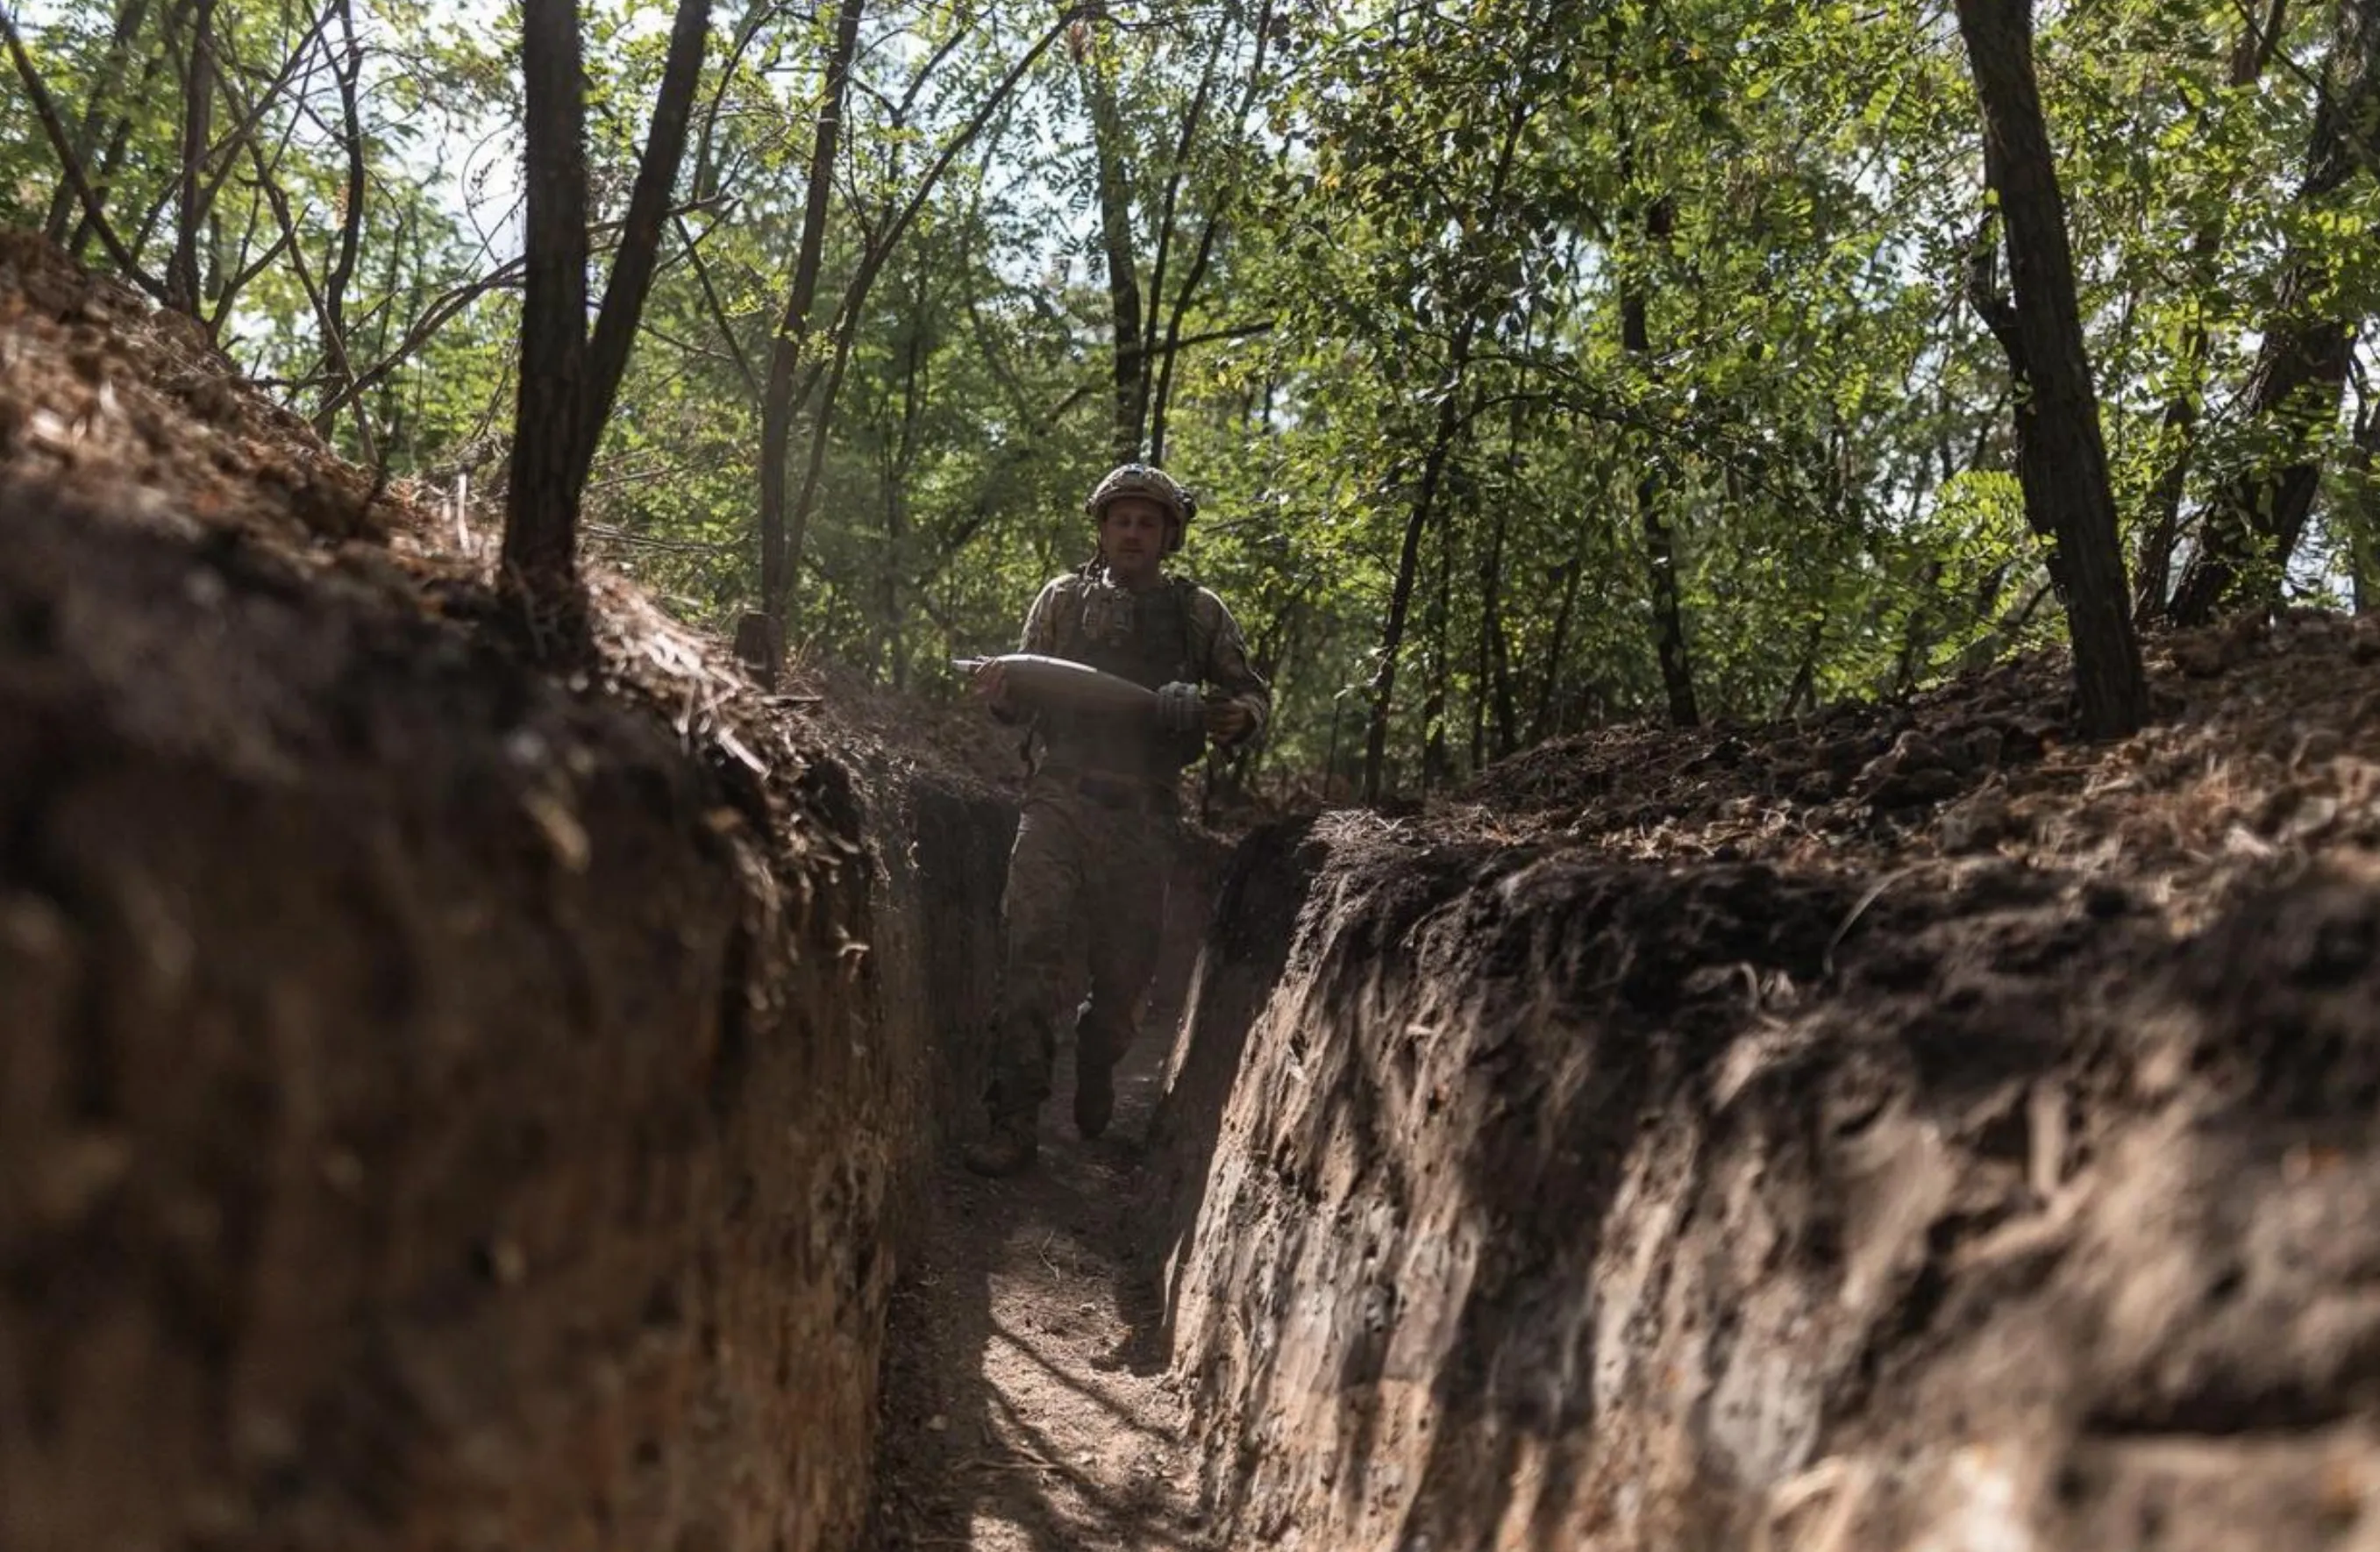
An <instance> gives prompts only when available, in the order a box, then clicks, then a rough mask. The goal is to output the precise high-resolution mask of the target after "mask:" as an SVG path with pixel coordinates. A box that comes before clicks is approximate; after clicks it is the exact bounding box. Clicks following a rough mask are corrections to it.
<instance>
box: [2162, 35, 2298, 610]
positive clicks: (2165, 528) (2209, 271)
mask: <svg viewBox="0 0 2380 1552" xmlns="http://www.w3.org/2000/svg"><path fill="white" fill-rule="evenodd" d="M2288 8H2289V0H2272V11H2271V14H2270V15H2269V16H2267V17H2266V18H2265V20H2264V21H2263V22H2262V23H2261V24H2260V23H2259V22H2258V21H2257V20H2256V18H2254V17H2253V15H2252V16H2250V17H2249V18H2248V20H2247V24H2246V26H2245V27H2243V28H2242V29H2241V30H2240V41H2239V42H2238V43H2237V44H2236V45H2234V46H2233V48H2232V50H2231V63H2230V67H2229V69H2228V70H2227V71H2226V72H2225V77H2224V81H2225V84H2226V85H2228V86H2229V87H2230V88H2231V89H2232V90H2234V91H2239V90H2240V89H2243V88H2246V87H2251V86H2253V85H2255V84H2256V82H2257V80H2258V79H2260V78H2261V77H2262V76H2263V75H2264V72H2265V63H2266V62H2267V61H2268V60H2270V59H2271V58H2272V56H2273V50H2274V49H2275V48H2276V47H2277V45H2278V43H2279V41H2280V35H2281V26H2282V23H2283V21H2284V20H2285V19H2286V16H2287V12H2288ZM2237 191H2238V185H2237V180H2236V179H2228V178H2227V179H2226V180H2225V183H2224V186H2223V192H2224V195H2225V198H2224V200H2223V201H2222V203H2221V204H2220V205H2219V206H2217V207H2216V213H2215V214H2213V215H2210V216H2209V217H2208V218H2207V219H2206V220H2205V221H2204V222H2202V223H2201V224H2199V227H2198V230H2197V231H2196V232H2194V233H2192V236H2191V241H2190V254H2189V257H2188V259H2187V260H2186V261H2185V263H2184V270H2185V273H2188V274H2189V276H2190V277H2191V282H2192V285H2193V287H2194V288H2195V289H2196V290H2197V291H2198V292H2200V293H2204V292H2205V291H2207V290H2209V289H2211V287H2212V285H2213V284H2214V273H2213V272H2214V265H2215V260H2216V256H2217V255H2218V254H2219V253H2220V252H2221V251H2222V248H2223V238H2224V236H2225V234H2226V232H2227V230H2228V225H2229V223H2228V220H2227V219H2226V218H2227V216H2228V212H2229V209H2230V201H2231V199H2232V197H2234V196H2235V195H2236V194H2237ZM2212 343H2213V341H2212V338H2211V336H2210V334H2209V332H2208V330H2207V327H2206V316H2205V312H2204V307H2203V305H2201V306H2199V307H2198V308H2196V309H2194V310H2193V312H2192V317H2191V320H2190V325H2189V328H2188V329H2187V330H2186V331H2185V333H2184V334H2183V336H2182V346H2181V382H2180V387H2179V388H2178V389H2177V390H2176V392H2175V394H2174V395H2173V397H2172V398H2171V399H2169V400H2168V401H2167V402H2166V406H2165V415H2164V418H2163V424H2162V426H2161V428H2160V431H2161V434H2160V437H2159V440H2160V441H2161V442H2162V443H2164V444H2165V447H2166V464H2165V467H2164V468H2162V469H2160V470H2159V471H2158V473H2157V479H2156V484H2155V487H2153V488H2152V489H2151V491H2150V492H2149V500H2148V519H2149V521H2148V530H2147V532H2146V533H2145V534H2143V536H2142V540H2141V547H2140V575H2139V576H2137V577H2136V578H2134V581H2133V588H2132V622H2133V624H2134V626H2135V627H2136V628H2146V626H2147V625H2148V624H2150V623H2151V622H2152V621H2154V620H2156V619H2158V618H2159V617H2160V616H2162V615H2163V614H2164V612H2165V607H2166V594H2167V592H2168V589H2169V588H2170V587H2171V584H2172V577H2173V552H2174V547H2175V546H2176V545H2177V544H2179V543H2180V540H2181V498H2182V495H2183V493H2184V491H2187V489H2188V488H2189V484H2190V469H2191V465H2192V462H2193V461H2194V460H2195V459H2196V457H2197V455H2198V420H2199V416H2200V413H2201V405H2202V403H2203V401H2204V398H2205V394H2206V355H2207V350H2208V348H2209V346H2211V345H2212Z"/></svg>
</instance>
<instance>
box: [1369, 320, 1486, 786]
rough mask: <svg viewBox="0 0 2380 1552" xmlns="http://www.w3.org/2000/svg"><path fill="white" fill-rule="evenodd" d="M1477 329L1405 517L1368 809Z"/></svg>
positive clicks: (1443, 398)
mask: <svg viewBox="0 0 2380 1552" xmlns="http://www.w3.org/2000/svg"><path fill="white" fill-rule="evenodd" d="M1473 323H1474V320H1473V318H1472V317H1471V315H1469V314H1465V315H1464V317H1463V321H1462V322H1461V323H1460V324H1458V325H1457V326H1456V330H1455V335H1454V347H1453V349H1452V350H1451V352H1449V360H1448V366H1449V374H1448V375H1449V377H1450V378H1451V382H1449V383H1448V384H1447V386H1446V387H1445V389H1444V390H1443V391H1442V392H1441V393H1440V394H1439V400H1438V424H1437V426H1436V427H1435V428H1434V429H1433V430H1432V431H1431V434H1430V439H1429V451H1428V453H1427V455H1425V456H1424V457H1423V459H1422V467H1421V479H1420V482H1419V483H1418V484H1417V485H1416V486H1415V488H1414V499H1413V506H1412V508H1411V509H1410V510H1409V511H1408V512H1407V513H1406V514H1405V532H1404V540H1403V543H1402V544H1401V545H1399V546H1398V549H1397V576H1396V581H1395V582H1394V584H1392V585H1391V587H1390V590H1389V617H1388V621H1387V623H1386V624H1383V625H1382V626H1381V628H1380V650H1379V665H1378V667H1377V668H1375V669H1374V670H1373V671H1372V714H1371V719H1370V721H1369V724H1368V725H1367V726H1366V728H1365V730H1364V801H1365V802H1366V803H1377V802H1378V801H1379V796H1380V781H1381V777H1382V775H1383V773H1384V772H1385V770H1386V768H1387V764H1388V753H1389V709H1390V706H1392V705H1393V704H1394V703H1395V700H1396V693H1397V655H1398V653H1399V652H1401V651H1402V650H1403V648H1404V640H1405V619H1406V616H1407V615H1408V614H1409V613H1410V612H1412V609H1413V591H1414V581H1415V576H1417V574H1418V573H1419V572H1420V569H1421V540H1422V536H1423V535H1424V534H1426V533H1427V532H1428V531H1429V522H1430V518H1431V516H1432V515H1434V514H1435V512H1436V510H1437V506H1438V490H1439V481H1440V480H1441V479H1444V478H1445V475H1446V461H1447V459H1448V457H1449V456H1450V455H1452V453H1453V451H1454V439H1455V437H1456V436H1458V435H1459V434H1461V431H1462V429H1463V415H1462V409H1461V407H1460V406H1461V403H1462V394H1460V393H1458V392H1457V391H1456V389H1457V385H1458V384H1460V383H1461V382H1462V381H1463V371H1464V370H1465V369H1466V368H1467V367H1468V366H1469V365H1470V358H1471V332H1472V327H1473Z"/></svg>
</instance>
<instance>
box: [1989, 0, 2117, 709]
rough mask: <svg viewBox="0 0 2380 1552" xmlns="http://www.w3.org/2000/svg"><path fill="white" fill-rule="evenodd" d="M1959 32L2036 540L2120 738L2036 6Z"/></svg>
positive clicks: (2107, 512)
mask: <svg viewBox="0 0 2380 1552" xmlns="http://www.w3.org/2000/svg"><path fill="white" fill-rule="evenodd" d="M1958 10H1959V30H1960V31H1961V34H1962V35H1963V36H1964V37H1965V39H1966V44H1967V56H1968V59H1969V62H1970V64H1971V65H1972V66H1973V70H1974V77H1975V90H1976V94H1977V96H1978V97H1979V98H1980V99H1981V100H1982V103H1983V113H1984V174H1985V180H1986V181H1987V182H1988V183H1989V184H1990V186H1991V188H1992V190H1993V191H1994V193H1996V194H1997V195H1998V199H1999V206H2000V210H2001V212H2002V216H2003V219H2004V220H2005V221H2006V223H2007V237H2008V250H2009V261H2010V283H2011V286H2012V289H2013V290H2014V292H2015V307H2016V320H2015V321H2016V327H2017V331H2018V336H2019V337H2020V338H2021V339H2022V343H2023V348H2024V354H2025V358H2026V362H2025V364H2026V366H2027V367H2028V369H2029V371H2030V377H2031V387H2032V393H2031V394H2030V396H2029V398H2028V399H2027V400H2025V401H2023V402H2021V403H2020V404H2019V406H2018V409H2017V416H2018V418H2019V420H2020V421H2025V420H2028V419H2029V421H2030V424H2029V425H2028V426H2027V427H2026V430H2025V437H2026V441H2027V442H2028V443H2030V444H2031V445H2033V446H2034V448H2035V449H2036V450H2037V453H2038V457H2039V465H2040V468H2041V472H2042V474H2043V475H2044V478H2043V479H2038V480H2035V481H2031V482H2028V483H2027V484H2026V488H2025V505H2026V508H2027V511H2028V514H2029V515H2031V516H2033V518H2034V524H2035V527H2046V528H2047V529H2048V530H2049V531H2050V532H2052V533H2054V534H2055V535H2056V536H2057V545H2058V562H2059V567H2060V570H2061V572H2062V575H2063V576H2064V579H2065V584H2066V592H2067V598H2066V612H2067V630H2068V633H2069V635H2070V637H2071V639H2072V641H2073V646H2074V674H2075V685H2076V688H2077V690H2078V692H2079V696H2080V700H2081V706H2082V723H2083V731H2084V733H2085V734H2086V735H2089V736H2093V737H2100V738H2113V737H2120V736H2122V735H2123V734H2129V733H2131V732H2132V731H2134V730H2135V729H2137V728H2139V727H2140V726H2141V724H2142V723H2143V721H2147V718H2148V682H2147V680H2146V679H2145V678H2144V677H2143V673H2142V672H2141V653H2140V642H2139V639H2138V637H2135V636H2134V635H2133V632H2132V617H2131V608H2130V604H2131V595H2130V590H2129V589H2128V588H2127V587H2126V586H2125V581H2124V557H2123V552H2122V550H2121V549H2120V548H2119V543H2118V540H2117V537H2116V503H2115V497H2114V494H2113V492H2112V491H2111V490H2110V489H2109V486H2108V481H2107V447H2106V444H2105V443H2102V442H2101V440H2100V434H2099V406H2098V398H2097V395H2096V394H2095V391H2094V390H2093V388H2092V385H2091V363H2090V359H2089V358H2088V356H2087V355H2086V354H2085V352H2084V349H2083V320H2082V315H2081V312H2080V309H2079V308H2078V306H2077V304H2076V301H2075V295H2074V260H2073V254H2072V251H2071V249H2070V247H2069V242H2068V237H2067V233H2066V206H2065V200H2064V198H2063V196H2062V195H2061V194H2060V192H2059V190H2058V167H2057V163H2056V161H2055V159H2054V157H2053V155H2052V153H2051V151H2050V146H2049V130H2048V126H2047V125H2046V123H2045V121H2044V120H2043V117H2042V112H2041V97H2040V92H2039V90H2038V88H2037V85H2036V83H2035V80H2034V67H2033V18H2032V8H2031V6H2030V4H2029V0H1958Z"/></svg>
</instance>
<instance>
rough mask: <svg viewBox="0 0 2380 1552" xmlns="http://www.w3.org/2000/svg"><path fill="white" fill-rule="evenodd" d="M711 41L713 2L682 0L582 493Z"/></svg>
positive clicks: (648, 135)
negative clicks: (706, 51) (705, 52)
mask: <svg viewBox="0 0 2380 1552" xmlns="http://www.w3.org/2000/svg"><path fill="white" fill-rule="evenodd" d="M855 4H856V0H855ZM709 42H710V0H678V4H677V12H676V15H675V16H674V18H673V19H672V21H671V24H670V46H669V54H668V55H667V56H666V57H665V58H664V59H663V60H662V84H661V91H660V93H659V95H657V96H656V97H655V98H654V99H653V116H652V122H651V123H650V125H649V126H648V127H647V128H646V130H645V150H644V154H643V155H642V156H641V157H639V158H638V159H637V181H636V183H635V184H634V185H633V186H632V187H631V188H630V189H629V191H628V212H627V215H626V217H625V220H623V222H622V223H621V228H620V242H619V246H618V248H616V249H613V255H612V276H611V279H610V281H609V282H607V283H606V284H605V285H604V287H603V306H602V309H601V311H599V312H598V313H597V314H596V316H595V328H594V333H593V334H592V335H591V336H590V337H589V341H588V346H587V382H586V386H585V389H584V390H583V391H582V393H581V394H580V397H579V406H578V422H579V423H578V440H577V446H576V448H575V449H574V450H573V452H572V455H571V474H572V483H573V486H574V487H575V488H577V489H581V490H583V489H585V487H586V484H587V476H588V473H589V470H590V469H592V468H593V467H594V464H595V449H596V447H597V445H598V444H600V443H601V442H602V440H603V425H604V422H605V421H607V420H609V419H610V418H611V416H612V405H613V401H614V400H615V399H616V397H617V396H618V394H619V391H620V380H621V378H622V377H624V376H625V375H626V373H627V369H628V350H629V347H630V346H632V345H634V344H635V343H636V338H637V320H638V319H639V318H641V317H643V316H644V310H645V297H647V295H648V294H650V292H651V290H652V284H653V271H654V270H655V269H656V268H657V267H659V265H660V262H661V249H662V226H663V224H664V223H666V222H667V221H668V220H669V207H670V195H671V193H672V192H673V191H674V189H675V188H676V187H677V173H678V168H679V166H680V165H681V164H683V163H684V162H685V160H686V131H687V126H688V125H689V124H690V123H691V121H692V119H693V115H694V91H695V87H696V86H697V84H698V83H699V82H700V80H701V79H702V55H703V51H704V48H705V46H706V45H707V44H708V43H709Z"/></svg>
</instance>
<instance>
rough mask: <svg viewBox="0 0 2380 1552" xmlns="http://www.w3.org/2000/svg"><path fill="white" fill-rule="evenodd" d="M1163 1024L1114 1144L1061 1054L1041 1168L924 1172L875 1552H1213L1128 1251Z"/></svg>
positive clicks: (1128, 1080)
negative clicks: (1085, 1131)
mask: <svg viewBox="0 0 2380 1552" xmlns="http://www.w3.org/2000/svg"><path fill="white" fill-rule="evenodd" d="M1171 1033H1172V1020H1171V1019H1170V1018H1160V1017H1151V1018H1150V1019H1149V1020H1148V1021H1147V1024H1146V1025H1144V1033H1143V1035H1142V1037H1141V1038H1140V1040H1139V1042H1138V1043H1137V1044H1136V1046H1135V1049H1134V1050H1133V1052H1132V1053H1131V1055H1130V1056H1128V1057H1127V1058H1126V1060H1125V1061H1124V1064H1123V1067H1122V1068H1120V1069H1119V1070H1118V1072H1117V1074H1116V1076H1117V1080H1118V1081H1117V1085H1116V1118H1115V1122H1114V1124H1113V1125H1112V1126H1111V1128H1110V1129H1109V1133H1108V1135H1107V1136H1106V1137H1104V1138H1102V1139H1101V1140H1099V1141H1098V1142H1096V1143H1086V1142H1084V1141H1082V1140H1081V1139H1080V1138H1078V1137H1076V1136H1075V1133H1074V1123H1073V1120H1072V1115H1073V1102H1074V1051H1073V1049H1072V1045H1071V1042H1069V1043H1068V1044H1067V1045H1066V1046H1065V1047H1063V1048H1062V1049H1061V1050H1060V1051H1059V1054H1058V1063H1057V1066H1058V1072H1057V1081H1058V1092H1057V1094H1056V1095H1055V1096H1054V1097H1052V1099H1051V1101H1050V1107H1049V1109H1047V1110H1046V1111H1045V1112H1044V1116H1043V1122H1042V1131H1041V1159H1040V1163H1039V1165H1038V1168H1036V1169H1035V1170H1033V1171H1032V1172H1031V1173H1029V1174H1027V1175H1026V1176H1025V1177H1023V1178H1021V1179H1019V1180H1014V1181H1006V1182H987V1181H980V1180H977V1179H976V1178H974V1177H973V1176H971V1175H968V1174H967V1173H966V1172H965V1170H963V1169H961V1168H960V1167H959V1165H958V1164H957V1162H956V1161H955V1160H950V1161H946V1162H945V1163H944V1164H943V1166H942V1167H941V1171H940V1173H939V1174H938V1175H937V1176H936V1178H935V1182H934V1199H933V1202H932V1205H931V1207H930V1218H929V1229H928V1235H927V1240H926V1243H925V1246H924V1250H923V1252H922V1255H921V1257H920V1259H919V1261H918V1263H917V1265H916V1266H915V1267H913V1269H912V1270H911V1272H910V1274H909V1275H908V1276H905V1278H904V1279H903V1287H902V1289H901V1291H899V1292H898V1293H897V1294H896V1295H895V1297H894V1303H893V1308H892V1332H891V1340H890V1341H889V1343H888V1356H887V1362H886V1369H885V1376H884V1386H885V1391H884V1403H883V1413H882V1416H883V1434H882V1436H881V1442H880V1450H881V1453H880V1463H879V1468H878V1496H877V1502H876V1505H875V1520H874V1523H873V1524H872V1526H871V1527H870V1534H869V1536H868V1540H867V1543H866V1545H867V1546H869V1547H871V1548H877V1549H880V1552H893V1549H905V1548H910V1547H919V1548H923V1547H953V1546H965V1547H973V1548H977V1552H1073V1549H1075V1548H1084V1549H1090V1548H1101V1549H1134V1552H1139V1549H1147V1552H1164V1549H1167V1548H1177V1547H1180V1548H1187V1547H1193V1546H1204V1545H1206V1542H1205V1539H1204V1538H1203V1537H1202V1535H1201V1534H1200V1526H1201V1521H1200V1519H1199V1516H1198V1514H1197V1510H1196V1506H1195V1503H1194V1498H1195V1495H1196V1487H1195V1483H1194V1481H1193V1477H1192V1473H1191V1469H1190V1463H1189V1457H1188V1455H1187V1454H1186V1452H1184V1450H1183V1449H1181V1445H1180V1423H1181V1413H1182V1405H1181V1400H1180V1398H1179V1397H1178V1396H1177V1395H1176V1394H1175V1392H1174V1390H1173V1389H1172V1385H1171V1382H1170V1380H1169V1378H1168V1376H1167V1375H1166V1372H1165V1352H1164V1348H1163V1344H1162V1341H1161V1339H1160V1335H1159V1318H1160V1305H1159V1300H1158V1295H1157V1290H1156V1288H1155V1286H1154V1283H1153V1282H1152V1281H1151V1280H1150V1279H1147V1277H1145V1276H1142V1275H1139V1274H1136V1273H1135V1271H1134V1270H1133V1267H1132V1258H1131V1255H1130V1254H1129V1250H1128V1246H1129V1243H1130V1239H1131V1215H1132V1214H1133V1212H1134V1210H1135V1194H1134V1192H1133V1176H1134V1174H1135V1170H1136V1169H1137V1168H1138V1163H1139V1139H1140V1138H1141V1137H1142V1136H1143V1135H1144V1134H1145V1132H1146V1129H1147V1122H1148V1115H1149V1110H1150V1109H1151V1107H1152V1106H1153V1105H1154V1104H1155V1102H1156V1098H1157V1093H1158V1087H1159V1084H1160V1079H1161V1077H1162V1074H1163V1070H1164V1064H1165V1054H1166V1049H1167V1047H1168V1045H1169V1044H1170V1036H1171Z"/></svg>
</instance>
